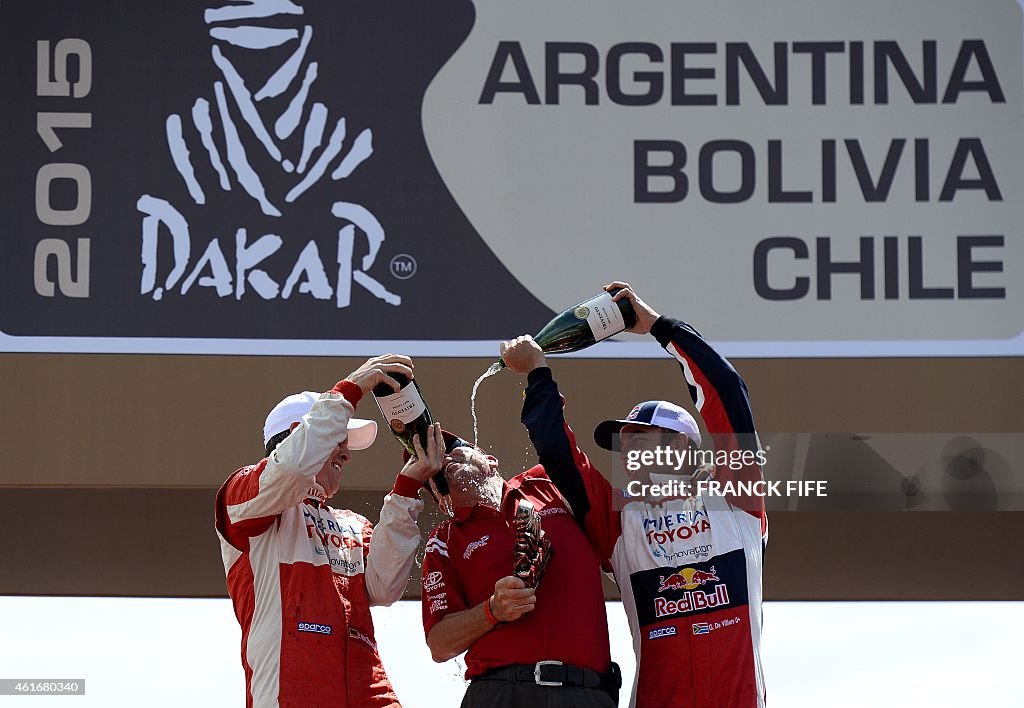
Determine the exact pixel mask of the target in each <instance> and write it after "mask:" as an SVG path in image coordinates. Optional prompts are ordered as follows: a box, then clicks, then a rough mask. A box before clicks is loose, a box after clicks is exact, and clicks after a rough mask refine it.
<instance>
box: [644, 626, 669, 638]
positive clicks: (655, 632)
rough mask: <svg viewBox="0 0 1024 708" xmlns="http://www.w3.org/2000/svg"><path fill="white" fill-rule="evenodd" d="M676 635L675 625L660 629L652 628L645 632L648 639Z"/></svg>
mask: <svg viewBox="0 0 1024 708" xmlns="http://www.w3.org/2000/svg"><path fill="white" fill-rule="evenodd" d="M675 635H676V628H675V627H662V628H660V629H652V630H651V631H650V632H648V634H647V638H648V639H661V638H662V637H674V636H675Z"/></svg>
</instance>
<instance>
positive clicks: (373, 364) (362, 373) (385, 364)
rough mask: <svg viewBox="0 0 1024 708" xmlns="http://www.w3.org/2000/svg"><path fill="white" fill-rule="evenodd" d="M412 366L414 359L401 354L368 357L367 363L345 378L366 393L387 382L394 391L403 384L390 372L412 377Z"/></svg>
mask: <svg viewBox="0 0 1024 708" xmlns="http://www.w3.org/2000/svg"><path fill="white" fill-rule="evenodd" d="M412 366H413V365H412V359H410V358H409V357H407V356H403V355H401V354H385V355H383V356H375V357H373V358H372V359H367V360H366V363H365V364H363V365H362V366H360V367H359V368H358V369H356V370H355V371H353V372H352V373H351V374H349V375H348V376H346V377H345V380H346V381H351V382H352V383H354V384H355V385H356V386H358V387H359V388H360V389H362V391H363V394H364V395H365V394H367V393H369V392H370V391H372V390H373V387H374V386H376V385H378V384H387V385H388V386H389V387H390V388H391V389H393V390H394V391H398V390H399V389H400V388H401V386H399V385H398V382H397V381H395V380H394V379H393V378H391V377H390V376H389V375H388V374H402V375H404V376H405V377H406V378H410V379H411V378H412V377H413V371H412Z"/></svg>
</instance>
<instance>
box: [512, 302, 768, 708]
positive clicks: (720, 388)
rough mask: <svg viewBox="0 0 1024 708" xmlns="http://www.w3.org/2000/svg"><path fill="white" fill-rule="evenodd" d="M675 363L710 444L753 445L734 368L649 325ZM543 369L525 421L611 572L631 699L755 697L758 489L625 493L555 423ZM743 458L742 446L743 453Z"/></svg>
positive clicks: (681, 336)
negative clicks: (628, 637) (626, 641)
mask: <svg viewBox="0 0 1024 708" xmlns="http://www.w3.org/2000/svg"><path fill="white" fill-rule="evenodd" d="M651 334H653V335H654V336H655V337H656V338H657V339H658V341H659V342H660V343H661V344H662V346H664V347H665V348H666V350H668V352H669V353H670V354H672V355H673V356H674V357H675V358H676V359H677V360H678V361H679V363H680V365H681V366H682V368H683V372H684V375H685V378H686V381H687V384H688V388H689V390H690V394H691V396H692V398H693V400H694V403H695V404H696V407H697V409H698V410H699V411H700V413H701V415H702V417H703V418H704V422H705V425H706V427H707V429H708V431H709V432H710V433H711V434H712V437H713V438H714V439H715V442H716V445H717V446H718V447H719V449H723V448H732V449H735V450H737V451H741V450H750V451H751V452H756V450H755V449H751V448H756V446H757V441H756V433H755V430H754V422H753V416H752V414H751V410H750V404H749V400H748V398H747V389H746V385H745V384H744V382H743V379H742V378H741V377H740V375H739V374H738V373H737V372H736V370H735V369H734V368H733V367H732V365H731V364H729V362H728V361H727V360H725V359H724V358H723V357H722V356H721V355H719V354H718V353H717V352H715V351H714V349H712V348H711V346H710V345H709V344H708V343H707V342H706V341H705V340H704V339H703V338H702V337H701V336H700V334H698V333H697V331H696V330H694V329H693V328H692V327H690V326H689V325H687V324H684V323H682V322H679V321H677V320H673V319H670V318H667V317H661V318H659V319H658V320H657V322H656V323H655V324H654V326H653V327H652V328H651ZM563 406H564V400H563V399H562V397H561V396H560V394H559V392H558V387H557V385H556V384H555V382H554V380H553V379H552V378H551V370H550V369H548V368H539V369H535V370H534V371H533V372H531V373H530V376H529V386H528V388H527V391H526V399H525V401H524V403H523V423H524V424H525V425H526V427H527V429H528V430H529V432H530V438H531V440H532V441H533V444H534V447H535V448H536V449H537V453H538V455H539V457H540V463H541V464H542V465H543V466H544V469H545V470H547V472H548V475H549V476H550V478H551V479H552V481H554V482H555V483H556V485H557V486H558V487H559V490H560V491H561V492H562V494H563V496H564V497H565V498H566V500H567V501H568V502H569V504H570V505H571V506H572V509H573V511H574V513H575V516H576V519H577V521H579V523H581V525H582V526H583V530H584V532H585V533H586V535H587V537H588V538H589V539H590V542H591V544H592V545H593V546H594V549H595V550H596V551H597V553H598V556H599V557H600V558H601V560H602V562H603V565H604V568H605V570H606V571H611V572H612V573H613V574H614V577H615V580H616V582H617V583H618V586H619V590H620V593H621V595H622V603H623V608H624V609H625V611H626V615H627V617H628V620H629V627H630V631H631V633H632V635H633V650H634V652H635V654H636V661H637V672H636V677H635V680H634V683H633V693H632V697H631V700H630V705H631V706H636V707H637V708H716V707H721V708H747V707H757V708H760V707H762V706H764V705H765V687H764V676H763V673H762V668H761V656H760V647H761V574H762V565H763V559H764V549H765V544H766V542H767V539H768V522H767V517H766V515H765V510H764V500H763V498H761V497H746V498H742V499H740V498H738V497H726V496H710V495H705V496H699V497H696V498H690V499H671V500H666V501H662V502H661V503H649V501H648V500H644V499H642V498H635V497H627V496H626V495H625V493H624V492H623V491H622V490H619V489H613V487H612V486H611V484H609V482H608V481H607V480H606V479H605V478H604V477H603V476H602V475H601V473H600V472H598V471H597V469H595V468H594V467H593V466H592V465H591V463H590V460H589V459H588V458H587V456H586V455H585V454H584V453H583V452H582V451H581V450H580V449H579V447H578V446H577V444H576V439H575V436H574V434H573V432H572V430H570V429H569V427H568V426H567V425H566V424H565V419H564V414H563ZM746 459H749V456H748V457H747V458H746ZM715 477H716V479H717V480H718V481H720V482H726V481H729V480H741V479H747V480H749V481H754V480H755V479H760V478H762V476H761V468H760V466H759V465H758V464H756V462H755V463H754V464H752V465H746V466H744V467H743V468H742V469H741V470H738V471H737V470H730V469H729V468H728V466H725V467H724V468H723V467H721V466H719V467H718V469H717V470H716V474H715Z"/></svg>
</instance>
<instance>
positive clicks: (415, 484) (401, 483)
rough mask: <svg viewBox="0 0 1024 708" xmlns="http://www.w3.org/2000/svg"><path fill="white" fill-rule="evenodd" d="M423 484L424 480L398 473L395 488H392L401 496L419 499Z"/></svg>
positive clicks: (394, 492)
mask: <svg viewBox="0 0 1024 708" xmlns="http://www.w3.org/2000/svg"><path fill="white" fill-rule="evenodd" d="M422 486H423V483H422V482H419V481H418V480H415V479H413V478H412V477H410V476H409V475H407V474H400V475H398V477H396V478H395V488H394V489H393V490H392V493H393V494H397V495H399V496H401V497H409V498H410V499H419V498H420V487H422Z"/></svg>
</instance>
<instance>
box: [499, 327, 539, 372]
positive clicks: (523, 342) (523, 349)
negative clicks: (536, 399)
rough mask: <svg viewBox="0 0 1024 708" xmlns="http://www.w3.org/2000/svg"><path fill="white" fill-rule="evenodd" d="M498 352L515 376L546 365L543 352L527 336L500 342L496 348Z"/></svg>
mask: <svg viewBox="0 0 1024 708" xmlns="http://www.w3.org/2000/svg"><path fill="white" fill-rule="evenodd" d="M498 352H499V353H500V354H501V358H502V359H503V360H504V362H505V366H507V367H508V370H509V371H514V372H516V373H517V374H528V373H530V372H531V371H533V370H534V369H537V368H540V367H541V366H547V365H548V364H547V360H546V359H545V358H544V350H543V349H541V348H540V345H539V344H537V342H535V341H533V337H531V336H530V335H528V334H524V335H523V336H521V337H516V338H515V339H512V340H509V341H507V342H502V343H501V344H500V345H499V346H498Z"/></svg>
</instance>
